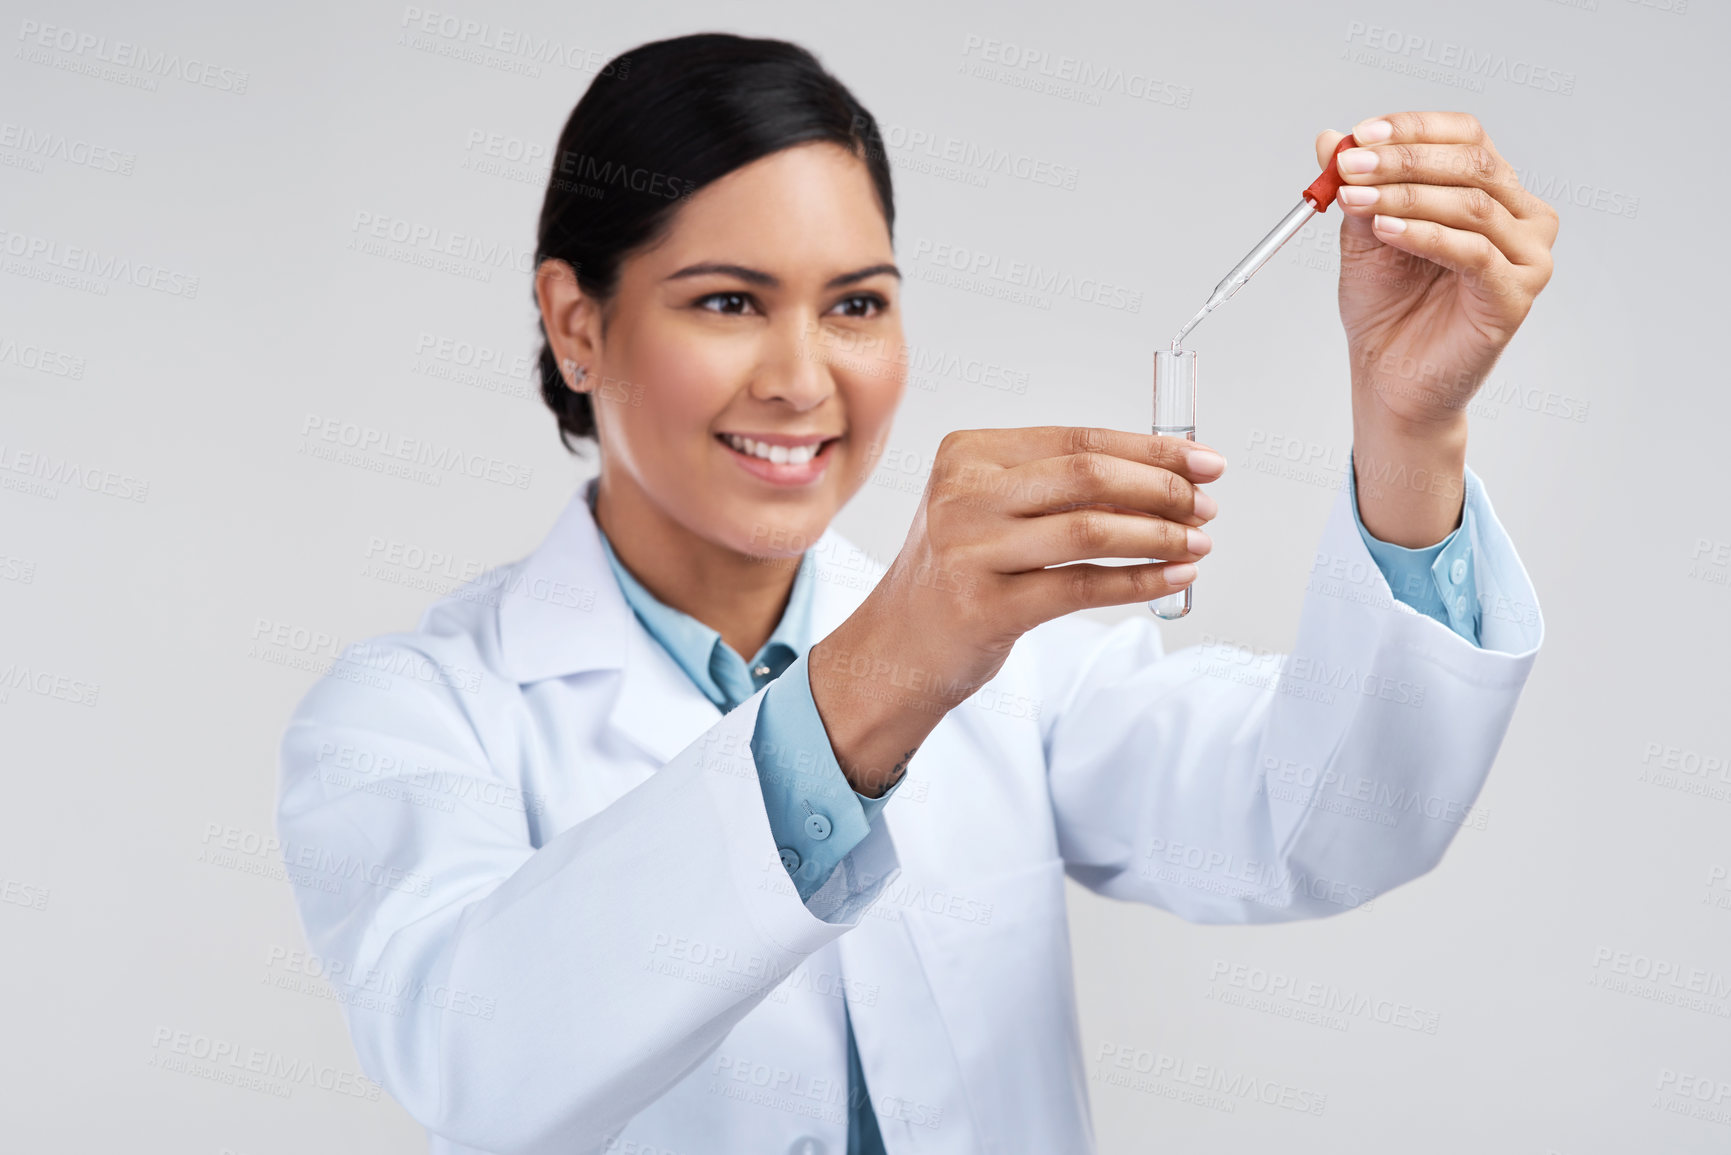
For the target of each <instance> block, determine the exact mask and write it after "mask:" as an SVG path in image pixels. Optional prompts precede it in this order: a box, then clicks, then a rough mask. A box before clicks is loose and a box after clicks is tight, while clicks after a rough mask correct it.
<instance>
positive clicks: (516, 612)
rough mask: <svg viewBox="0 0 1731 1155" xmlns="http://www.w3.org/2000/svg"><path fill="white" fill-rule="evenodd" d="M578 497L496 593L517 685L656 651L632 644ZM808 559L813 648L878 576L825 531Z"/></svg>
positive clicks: (507, 661)
mask: <svg viewBox="0 0 1731 1155" xmlns="http://www.w3.org/2000/svg"><path fill="white" fill-rule="evenodd" d="M587 484H588V483H585V487H586V486H587ZM584 492H585V491H584V488H579V489H578V491H577V492H576V493H575V494H574V495H573V496H572V498H571V500H570V502H569V503H567V505H566V506H565V509H564V511H563V512H562V513H561V514H560V515H559V520H558V521H556V522H555V523H554V525H553V529H552V531H551V532H550V533H548V535H547V537H546V539H545V540H544V541H543V542H542V543H541V544H540V546H538V547H537V548H536V550H535V552H534V553H532V554H530V555H529V556H528V557H527V558H525V559H524V560H523V561H522V562H521V563H520V564H519V566H518V567H517V570H516V573H515V574H513V575H512V576H511V577H510V578H509V579H507V581H506V582H505V585H504V588H503V590H502V591H501V595H500V600H499V645H500V652H501V659H502V664H503V668H504V670H505V672H506V673H507V675H508V676H509V677H511V678H512V679H513V680H515V681H516V682H518V683H519V684H528V683H530V682H538V681H541V680H542V679H545V678H560V677H564V676H566V675H568V674H579V673H584V672H586V671H589V670H617V669H622V668H626V667H627V665H628V664H629V663H635V662H639V661H643V660H645V659H646V658H649V657H650V656H651V655H650V654H649V653H648V651H650V650H655V651H659V647H656V646H654V645H653V642H651V644H650V645H649V646H648V647H645V646H643V645H642V644H641V643H642V640H643V639H640V638H638V637H637V635H638V634H640V633H642V627H641V626H639V625H638V623H637V622H636V620H635V618H634V617H633V616H632V613H631V607H630V605H629V604H628V603H627V602H626V600H625V595H624V593H623V592H622V591H621V590H620V589H619V583H618V582H617V581H616V580H614V577H613V571H612V569H611V568H610V567H609V566H608V564H607V557H606V555H605V554H604V553H603V552H602V548H601V535H600V531H599V529H598V528H597V527H596V524H595V518H594V515H593V514H592V513H591V512H590V510H589V503H588V502H587V501H586V500H585V496H584ZM811 552H812V553H813V554H814V555H815V557H814V560H815V562H816V572H815V573H814V574H813V577H814V578H815V582H814V586H815V588H814V589H813V591H812V602H811V639H810V640H811V641H812V642H814V643H815V642H817V641H818V640H819V639H821V638H823V637H824V636H825V635H827V634H828V633H829V632H830V631H831V630H833V629H835V628H836V627H837V626H839V625H840V624H841V623H842V622H844V621H846V620H847V617H848V615H849V614H851V613H853V611H854V610H855V609H856V608H857V607H858V606H859V603H860V602H861V601H862V600H864V598H865V595H866V594H867V593H869V592H870V591H871V587H872V586H873V585H874V584H875V583H876V581H877V578H878V576H879V575H880V574H881V573H882V572H883V566H882V565H881V564H879V563H878V562H877V561H876V560H875V559H873V558H872V557H870V556H869V555H867V554H866V553H865V552H864V551H862V550H860V549H859V548H858V547H857V546H855V545H854V544H853V543H851V542H849V541H848V540H847V539H845V538H843V537H842V536H841V535H840V534H838V533H836V532H835V530H834V529H828V530H825V531H824V534H823V536H822V537H821V538H819V539H818V541H817V543H816V544H815V545H813V546H812V547H811ZM644 638H647V634H644ZM661 656H662V657H664V658H666V661H667V663H668V664H669V665H670V666H671V665H672V664H673V660H672V658H668V657H666V655H665V654H664V653H663V654H662V655H661ZM682 677H683V675H682ZM692 689H693V691H694V692H695V690H696V688H695V687H692ZM698 696H699V697H701V695H698Z"/></svg>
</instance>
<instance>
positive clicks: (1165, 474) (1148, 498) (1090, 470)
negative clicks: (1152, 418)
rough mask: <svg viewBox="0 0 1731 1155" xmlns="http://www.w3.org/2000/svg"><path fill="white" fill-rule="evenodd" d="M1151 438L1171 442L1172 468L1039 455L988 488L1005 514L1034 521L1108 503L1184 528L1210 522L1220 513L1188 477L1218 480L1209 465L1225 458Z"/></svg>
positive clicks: (1090, 456) (1094, 456)
mask: <svg viewBox="0 0 1731 1155" xmlns="http://www.w3.org/2000/svg"><path fill="white" fill-rule="evenodd" d="M1155 440H1157V441H1166V442H1170V443H1171V444H1170V445H1166V446H1161V447H1160V450H1161V453H1162V456H1163V458H1164V459H1165V460H1166V461H1167V462H1168V463H1169V464H1170V466H1171V468H1168V467H1166V466H1161V465H1151V464H1147V463H1145V462H1141V461H1127V460H1125V459H1124V458H1122V457H1113V456H1111V455H1109V454H1105V453H1072V454H1069V455H1068V456H1065V457H1041V458H1037V459H1035V460H1033V461H1030V462H1028V463H1026V464H1024V465H1018V466H1015V467H1014V468H1012V469H1007V470H1004V471H1003V472H1002V475H1001V476H999V477H996V478H992V479H990V481H989V482H988V483H987V484H988V485H990V486H991V487H992V488H995V489H997V491H998V492H999V493H1001V494H1002V496H1003V498H1004V504H1003V505H1002V507H1001V508H1002V510H1003V512H1004V513H1007V514H1009V515H1011V516H1014V517H1037V516H1039V515H1041V514H1049V513H1053V512H1055V511H1059V510H1064V509H1070V508H1073V507H1075V506H1078V505H1109V506H1116V507H1118V508H1120V509H1127V510H1134V511H1136V512H1137V513H1151V514H1155V515H1157V516H1159V517H1165V518H1170V519H1173V520H1176V521H1182V522H1184V523H1185V524H1187V525H1201V524H1203V523H1204V522H1206V521H1208V520H1209V519H1210V518H1212V517H1213V516H1214V515H1215V514H1216V513H1218V512H1219V506H1218V505H1217V504H1216V503H1215V501H1214V499H1213V498H1212V497H1210V496H1208V495H1207V494H1206V493H1203V492H1202V491H1201V490H1200V489H1198V488H1197V483H1196V481H1195V480H1192V478H1196V479H1200V480H1208V479H1209V478H1210V476H1214V477H1218V476H1219V470H1218V469H1217V467H1216V466H1215V465H1214V464H1212V462H1220V463H1221V464H1224V460H1223V459H1222V458H1221V457H1220V456H1219V455H1218V454H1216V453H1215V452H1214V451H1213V450H1211V449H1207V448H1200V449H1199V448H1198V447H1197V446H1196V445H1195V444H1194V443H1193V442H1192V443H1187V442H1185V441H1183V440H1181V439H1179V438H1175V437H1160V438H1156V439H1155ZM1193 458H1195V459H1196V460H1202V461H1204V463H1205V465H1206V467H1205V468H1199V467H1198V466H1197V465H1196V464H1195V463H1194V462H1193V460H1192V459H1193ZM1125 556H1127V557H1138V556H1141V555H1140V554H1126V555H1125Z"/></svg>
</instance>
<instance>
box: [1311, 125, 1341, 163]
mask: <svg viewBox="0 0 1731 1155" xmlns="http://www.w3.org/2000/svg"><path fill="white" fill-rule="evenodd" d="M1345 136H1346V133H1344V132H1336V131H1334V129H1332V128H1325V129H1323V130H1322V131H1321V132H1319V133H1317V134H1316V167H1317V168H1319V169H1326V168H1327V167H1328V166H1329V165H1331V164H1333V163H1334V150H1335V148H1336V147H1338V146H1339V144H1340V142H1341V139H1342V138H1343V137H1345Z"/></svg>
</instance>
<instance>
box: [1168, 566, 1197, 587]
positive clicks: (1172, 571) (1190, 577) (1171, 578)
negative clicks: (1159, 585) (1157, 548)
mask: <svg viewBox="0 0 1731 1155" xmlns="http://www.w3.org/2000/svg"><path fill="white" fill-rule="evenodd" d="M1163 572H1164V573H1165V575H1166V584H1167V585H1174V586H1187V585H1189V584H1190V583H1191V582H1193V581H1195V580H1196V565H1195V563H1194V562H1187V561H1183V562H1179V563H1178V564H1177V565H1169V566H1167V567H1166V569H1165V570H1164V571H1163Z"/></svg>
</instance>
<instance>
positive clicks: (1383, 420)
mask: <svg viewBox="0 0 1731 1155" xmlns="http://www.w3.org/2000/svg"><path fill="white" fill-rule="evenodd" d="M1352 449H1353V473H1354V480H1355V483H1356V484H1357V487H1358V513H1359V517H1360V518H1361V519H1362V520H1363V522H1364V527H1365V528H1366V529H1368V530H1369V531H1370V532H1371V533H1373V534H1375V535H1376V536H1377V537H1378V538H1380V539H1381V540H1383V541H1386V542H1391V543H1393V544H1395V545H1399V546H1405V547H1406V548H1408V549H1422V548H1424V547H1426V546H1431V545H1435V544H1436V543H1437V542H1439V541H1441V540H1442V539H1443V538H1445V537H1447V536H1448V535H1449V534H1450V533H1452V532H1453V531H1454V529H1455V527H1457V526H1458V525H1460V521H1461V508H1462V501H1463V499H1464V496H1465V482H1464V478H1465V468H1466V458H1467V420H1466V414H1465V412H1464V411H1459V412H1457V413H1456V414H1455V415H1453V416H1451V417H1450V418H1449V419H1448V421H1447V423H1446V424H1445V423H1436V424H1427V425H1424V426H1415V425H1412V424H1409V423H1405V422H1402V421H1401V420H1399V419H1398V418H1396V417H1395V416H1393V415H1392V414H1390V413H1389V412H1388V411H1387V410H1386V409H1385V408H1384V406H1383V404H1382V402H1381V400H1380V399H1379V397H1378V394H1377V390H1376V389H1375V388H1374V387H1373V386H1372V385H1371V384H1369V383H1365V382H1359V381H1355V382H1354V383H1353V404H1352Z"/></svg>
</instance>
